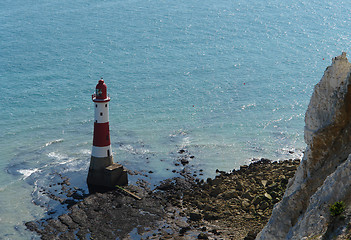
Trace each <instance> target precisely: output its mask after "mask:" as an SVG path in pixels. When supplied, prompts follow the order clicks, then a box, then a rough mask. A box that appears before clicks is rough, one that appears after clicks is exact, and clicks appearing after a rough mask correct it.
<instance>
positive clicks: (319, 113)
mask: <svg viewBox="0 0 351 240" xmlns="http://www.w3.org/2000/svg"><path fill="white" fill-rule="evenodd" d="M350 68H351V64H350V63H349V62H348V60H347V58H346V53H345V52H344V53H343V54H342V55H341V56H339V57H336V58H334V59H333V64H332V66H330V67H328V68H327V69H326V70H325V72H324V76H323V78H322V79H321V81H320V82H319V83H318V84H317V85H316V86H315V88H314V93H313V95H312V98H311V101H310V104H309V106H308V108H307V112H306V115H305V124H306V125H305V142H306V143H307V144H308V145H309V144H310V143H311V141H312V137H313V134H314V133H316V131H318V130H319V129H321V128H323V127H325V126H328V125H329V124H331V123H332V120H333V118H334V116H335V111H336V110H337V106H336V105H337V104H338V102H339V100H340V99H342V98H343V97H344V95H345V93H346V92H347V89H346V84H345V83H346V82H345V81H346V77H347V75H348V73H349V72H350Z"/></svg>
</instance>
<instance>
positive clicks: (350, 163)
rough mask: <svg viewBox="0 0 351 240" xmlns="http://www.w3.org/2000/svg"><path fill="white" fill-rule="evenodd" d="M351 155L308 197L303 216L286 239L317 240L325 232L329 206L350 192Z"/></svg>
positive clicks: (344, 197) (346, 196)
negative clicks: (312, 239) (304, 239)
mask: <svg viewBox="0 0 351 240" xmlns="http://www.w3.org/2000/svg"><path fill="white" fill-rule="evenodd" d="M350 176H351V155H349V157H348V159H347V160H346V162H344V163H343V164H341V165H339V166H338V168H337V169H336V171H335V172H333V173H332V174H331V175H329V176H328V177H327V178H326V180H325V181H324V182H323V185H322V186H320V187H319V188H318V189H317V191H316V192H315V193H314V194H313V195H312V196H311V197H310V201H309V204H308V208H307V209H306V212H305V214H304V215H303V216H302V218H301V219H300V220H299V222H298V224H296V225H295V226H294V227H293V228H292V229H291V230H290V232H289V234H288V238H290V239H296V240H300V239H303V238H313V237H315V239H318V237H320V238H321V237H322V236H323V234H324V233H325V232H326V231H327V227H328V222H329V220H330V219H329V218H330V212H329V206H330V204H333V203H335V202H337V201H339V200H340V199H346V198H348V196H349V194H350V192H351V191H350V190H351V178H350Z"/></svg>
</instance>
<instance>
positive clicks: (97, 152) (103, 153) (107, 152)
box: [91, 145, 112, 158]
mask: <svg viewBox="0 0 351 240" xmlns="http://www.w3.org/2000/svg"><path fill="white" fill-rule="evenodd" d="M111 155H112V152H111V145H109V146H106V147H96V146H93V148H92V151H91V156H94V157H98V158H104V157H109V156H111Z"/></svg>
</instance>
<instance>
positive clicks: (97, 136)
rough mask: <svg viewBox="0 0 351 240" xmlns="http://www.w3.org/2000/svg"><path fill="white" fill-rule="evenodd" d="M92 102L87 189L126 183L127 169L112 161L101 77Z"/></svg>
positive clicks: (104, 89)
mask: <svg viewBox="0 0 351 240" xmlns="http://www.w3.org/2000/svg"><path fill="white" fill-rule="evenodd" d="M92 100H93V102H94V113H95V114H94V137H93V147H92V151H91V159H90V166H89V173H88V178H87V183H88V186H89V189H93V190H94V191H95V190H99V189H103V188H113V187H115V186H116V185H126V184H128V175H127V171H126V170H125V169H124V168H123V166H122V165H120V164H115V163H113V156H112V151H111V141H110V127H109V102H110V97H109V96H108V95H107V86H106V84H105V82H104V80H103V79H100V80H99V82H98V84H97V85H96V91H95V94H93V95H92Z"/></svg>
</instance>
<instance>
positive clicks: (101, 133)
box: [91, 79, 112, 163]
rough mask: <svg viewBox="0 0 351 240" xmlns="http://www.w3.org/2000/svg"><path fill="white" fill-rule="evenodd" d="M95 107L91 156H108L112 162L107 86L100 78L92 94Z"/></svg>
mask: <svg viewBox="0 0 351 240" xmlns="http://www.w3.org/2000/svg"><path fill="white" fill-rule="evenodd" d="M92 99H93V102H94V105H95V106H94V107H95V108H94V109H95V111H94V112H95V118H94V139H93V149H92V151H91V156H92V157H96V158H108V159H106V160H108V161H111V163H112V152H111V141H110V127H109V119H108V104H109V102H110V97H109V96H108V95H107V87H106V84H105V83H104V80H102V79H100V80H99V83H98V84H97V85H96V93H95V94H93V95H92Z"/></svg>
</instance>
